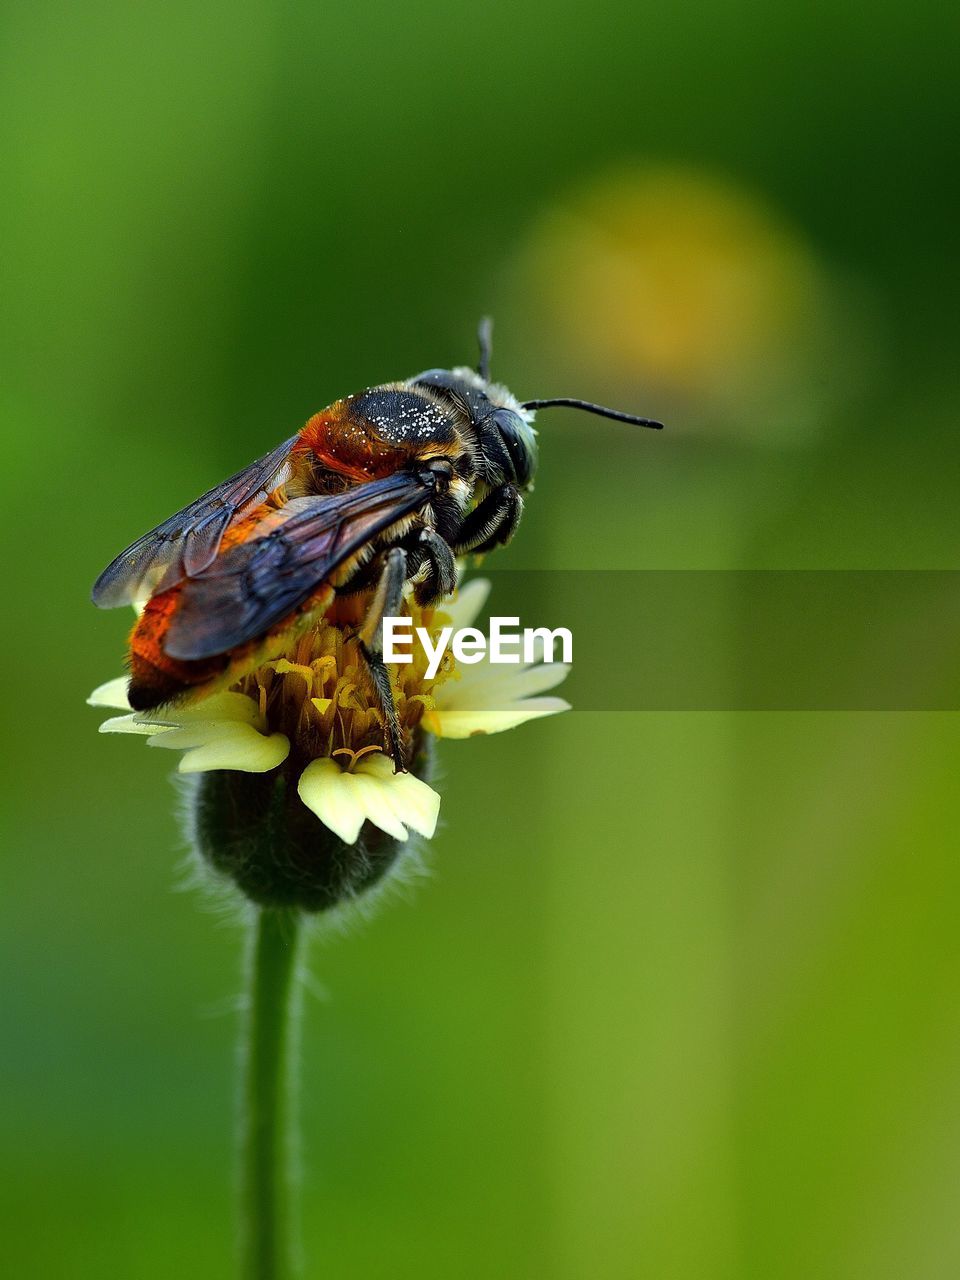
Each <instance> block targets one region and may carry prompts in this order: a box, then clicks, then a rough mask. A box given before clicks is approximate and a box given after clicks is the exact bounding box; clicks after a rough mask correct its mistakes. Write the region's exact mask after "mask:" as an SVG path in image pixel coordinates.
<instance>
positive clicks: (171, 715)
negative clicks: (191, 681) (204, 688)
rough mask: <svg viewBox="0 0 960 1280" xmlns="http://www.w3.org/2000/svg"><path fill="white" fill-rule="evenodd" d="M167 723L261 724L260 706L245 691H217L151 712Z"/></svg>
mask: <svg viewBox="0 0 960 1280" xmlns="http://www.w3.org/2000/svg"><path fill="white" fill-rule="evenodd" d="M151 714H152V715H154V716H156V718H157V719H158V720H161V719H162V720H163V721H164V722H165V723H167V724H178V725H179V724H195V723H197V722H208V723H216V722H218V721H220V722H222V721H225V720H226V721H236V722H238V723H241V724H253V725H259V724H260V723H261V721H260V708H259V707H258V706H257V704H256V702H254V700H253V698H248V697H247V695H246V694H245V693H215V694H213V695H212V696H211V697H209V698H202V699H201V700H200V701H199V702H188V703H185V704H178V705H176V706H173V707H169V708H164V709H162V710H160V711H155V712H151Z"/></svg>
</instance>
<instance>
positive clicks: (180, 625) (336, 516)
mask: <svg viewBox="0 0 960 1280" xmlns="http://www.w3.org/2000/svg"><path fill="white" fill-rule="evenodd" d="M490 336H491V326H490V322H489V321H483V322H481V326H480V332H479V340H480V362H479V365H478V367H477V368H476V369H471V368H467V367H457V368H453V369H428V370H426V371H425V372H423V373H419V374H416V375H415V376H414V377H412V378H408V379H406V380H403V381H398V382H387V383H384V384H383V385H381V386H376V387H370V388H368V389H367V390H365V391H361V392H358V393H356V394H353V395H348V396H346V397H344V398H343V399H341V400H337V401H335V402H334V403H333V404H331V405H329V406H328V407H327V408H326V409H321V410H320V411H319V412H318V413H315V414H314V415H313V416H312V417H311V418H309V419H308V420H307V422H306V423H305V425H304V426H303V427H302V428H301V430H300V431H299V432H297V434H296V435H294V436H291V437H290V438H289V439H287V440H285V441H283V443H282V444H280V445H278V446H277V447H276V448H275V449H273V450H271V452H270V453H268V454H266V455H265V456H264V457H262V458H260V459H258V461H256V462H253V463H251V464H250V466H248V467H245V468H244V469H243V470H242V471H238V472H237V473H236V474H235V475H233V476H231V477H230V478H229V479H227V480H225V481H223V482H222V483H221V484H218V485H216V486H215V487H214V488H212V489H210V490H209V491H208V492H207V493H204V494H202V495H201V496H200V497H199V498H197V499H196V500H195V501H193V502H191V503H190V504H189V505H187V506H186V507H184V508H183V509H182V510H181V511H179V512H177V513H176V514H175V515H173V516H170V517H169V518H168V519H167V520H164V521H163V522H162V523H161V524H159V525H157V526H156V528H154V529H151V530H150V531H149V532H148V533H145V534H144V535H143V536H142V537H140V538H138V539H137V540H136V541H135V542H133V543H132V544H131V545H130V546H129V547H127V548H126V550H125V551H122V552H121V553H120V555H118V556H117V557H116V559H114V560H113V561H112V562H111V563H110V564H109V565H108V566H107V568H106V569H104V571H103V573H101V575H100V577H99V578H98V579H97V581H96V583H95V584H94V587H93V601H94V603H95V604H97V605H98V606H100V607H102V608H112V607H116V606H119V605H123V604H131V603H135V602H138V601H146V603H145V606H144V608H143V611H142V613H141V614H140V617H139V620H138V622H137V624H136V625H135V627H134V629H133V632H132V634H131V637H130V653H129V669H130V684H129V700H130V704H131V706H133V707H134V708H135V709H136V710H143V711H146V710H154V709H156V708H158V707H161V706H164V705H165V704H168V703H173V702H180V701H185V700H191V699H199V698H203V697H206V696H207V695H208V694H210V693H212V692H214V691H216V690H217V689H222V688H229V687H230V686H231V685H233V684H234V683H236V682H237V681H238V680H239V679H241V678H242V677H243V676H244V675H246V674H248V673H249V672H250V671H252V670H254V669H255V668H256V667H257V666H259V665H261V664H262V663H263V662H266V661H269V660H270V659H271V658H274V657H277V656H279V655H280V654H282V653H283V652H284V651H286V650H288V649H289V646H290V645H291V643H292V642H293V641H294V640H295V639H296V636H297V634H298V633H299V632H301V631H303V630H304V629H306V628H309V627H310V625H311V623H312V621H313V620H314V619H316V617H317V616H318V615H319V614H321V613H326V614H328V615H329V614H330V611H335V610H336V608H337V600H338V598H339V597H343V596H356V595H357V593H359V592H364V591H366V592H369V594H370V605H369V608H368V610H367V613H366V616H365V620H364V622H363V624H362V626H361V630H360V640H361V648H362V652H363V655H364V658H365V660H366V663H367V666H368V669H369V674H370V679H371V682H372V685H373V688H374V690H375V693H376V696H377V700H378V703H379V705H380V708H381V710H382V712H383V718H384V724H385V726H386V727H385V749H386V750H388V751H389V753H390V754H391V756H392V757H393V760H394V762H395V765H396V767H397V768H399V769H402V768H403V767H404V763H405V762H404V744H403V742H402V741H401V735H400V732H399V729H398V727H397V717H396V711H395V708H394V706H393V695H392V691H391V685H390V677H389V673H388V671H387V668H386V666H385V664H384V661H383V655H382V622H383V618H384V617H388V616H392V615H394V614H397V613H399V611H400V608H401V604H402V600H403V596H404V592H405V591H407V590H412V591H413V593H414V595H415V597H416V600H417V601H418V603H420V604H421V605H430V604H433V603H436V602H437V601H440V600H442V599H444V598H445V597H446V596H449V595H451V594H452V592H453V591H454V590H455V589H456V585H457V559H458V557H460V556H464V555H467V554H478V555H482V554H485V553H487V552H489V551H492V550H494V549H495V548H496V547H499V546H503V545H504V544H506V543H507V542H509V541H510V539H511V538H512V537H513V535H514V533H515V531H516V529H517V526H518V524H519V522H520V517H521V515H522V512H523V503H524V497H525V495H527V494H528V493H529V492H530V490H531V488H532V485H533V479H534V476H535V474H536V468H537V433H536V430H535V428H534V425H533V422H534V416H535V414H536V412H537V410H538V409H544V408H549V407H553V406H566V407H569V408H575V409H581V410H585V411H586V412H589V413H594V414H599V415H601V416H603V417H609V418H614V419H617V420H619V421H623V422H630V423H633V424H635V425H638V426H644V427H653V428H660V426H661V425H662V424H661V423H659V422H656V421H654V420H652V419H648V418H639V417H636V416H634V415H632V414H628V413H621V412H620V411H618V410H613V409H606V408H604V407H603V406H601V405H595V404H592V403H589V402H587V401H582V400H571V399H566V398H562V399H549V400H527V401H520V400H518V399H517V398H516V397H515V396H514V395H513V394H512V392H510V391H509V390H508V389H507V388H506V387H504V386H502V385H500V384H499V383H494V382H492V381H491V380H490V376H489V365H490V346H491V343H490Z"/></svg>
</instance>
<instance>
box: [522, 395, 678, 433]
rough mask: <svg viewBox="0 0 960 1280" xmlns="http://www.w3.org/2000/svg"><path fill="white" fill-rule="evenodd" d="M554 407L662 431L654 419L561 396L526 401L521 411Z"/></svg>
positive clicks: (661, 426) (661, 427) (661, 424)
mask: <svg viewBox="0 0 960 1280" xmlns="http://www.w3.org/2000/svg"><path fill="white" fill-rule="evenodd" d="M553 405H562V406H563V407H564V408H567V409H583V410H584V412H585V413H595V414H597V415H598V416H599V417H601V418H613V419H614V420H615V421H616V422H632V423H633V425H634V426H635V427H652V428H653V430H654V431H662V430H663V423H662V422H657V421H656V420H655V419H653V418H638V417H637V416H636V415H635V414H633V413H621V412H620V410H619V409H605V408H604V406H603V405H602V404H591V403H590V401H589V400H571V399H570V398H569V397H567V396H560V397H558V398H557V399H554V400H526V401H525V402H524V403H523V404H522V405H521V406H520V408H521V409H549V408H551V407H552V406H553Z"/></svg>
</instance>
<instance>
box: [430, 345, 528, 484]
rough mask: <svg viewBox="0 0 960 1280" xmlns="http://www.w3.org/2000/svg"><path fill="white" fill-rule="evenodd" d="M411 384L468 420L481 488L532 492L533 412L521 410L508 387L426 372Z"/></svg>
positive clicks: (454, 373) (467, 373)
mask: <svg viewBox="0 0 960 1280" xmlns="http://www.w3.org/2000/svg"><path fill="white" fill-rule="evenodd" d="M410 382H411V384H412V385H414V386H418V387H427V388H428V389H429V390H430V391H432V392H433V393H434V395H436V396H438V397H439V398H440V399H441V400H443V401H446V402H447V403H449V404H450V405H451V407H452V408H454V409H455V410H456V411H457V412H458V413H459V414H460V415H461V416H462V417H463V418H465V419H466V420H467V422H468V423H469V426H470V428H471V430H472V434H473V436H474V445H475V450H476V457H475V461H476V468H477V475H478V477H479V479H480V480H482V481H483V482H484V484H487V485H489V486H490V487H491V488H496V487H497V486H498V485H501V484H515V485H518V486H519V487H520V488H521V489H527V488H529V487H530V484H531V482H532V481H533V476H534V472H535V471H536V469H537V437H536V432H535V431H534V429H533V412H532V410H530V409H524V408H523V406H522V405H521V404H520V403H519V402H518V401H517V400H516V398H515V397H514V396H512V395H511V394H510V392H509V391H508V390H507V389H506V387H501V386H497V384H496V383H492V382H490V381H489V380H488V379H486V378H484V377H483V376H482V375H481V374H479V373H475V372H474V370H473V369H467V368H458V369H428V370H427V372H426V373H420V374H418V375H417V376H416V377H415V378H411V380H410Z"/></svg>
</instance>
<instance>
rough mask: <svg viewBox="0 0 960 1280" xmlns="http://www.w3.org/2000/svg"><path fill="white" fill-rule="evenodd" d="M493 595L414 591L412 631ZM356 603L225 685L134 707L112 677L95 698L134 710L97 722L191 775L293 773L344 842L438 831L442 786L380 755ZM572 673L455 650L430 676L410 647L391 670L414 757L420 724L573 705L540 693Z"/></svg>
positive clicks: (451, 732)
mask: <svg viewBox="0 0 960 1280" xmlns="http://www.w3.org/2000/svg"><path fill="white" fill-rule="evenodd" d="M489 592H490V584H489V582H487V581H485V580H482V579H477V580H475V581H473V582H470V583H469V584H468V585H467V586H465V587H464V588H462V590H460V591H459V593H458V594H457V596H455V597H454V598H453V599H452V600H451V601H448V602H445V603H444V604H442V605H441V606H439V607H435V608H421V607H420V606H419V605H417V604H416V602H415V600H414V599H413V598H412V597H410V598H409V599H408V600H407V601H406V604H405V608H406V609H407V611H408V612H409V614H410V617H411V620H412V623H413V626H414V628H416V627H424V628H425V629H426V630H427V631H428V632H430V634H431V636H433V637H435V636H436V635H437V634H438V633H439V631H440V629H441V627H445V626H453V627H454V628H455V629H459V628H461V627H465V626H469V625H470V624H471V623H472V622H473V621H474V620H475V619H476V617H477V615H478V614H479V613H480V610H481V609H482V608H483V605H484V603H485V602H486V599H487V596H488V595H489ZM360 603H361V604H362V601H361V602H360ZM358 607H359V604H358V603H357V602H354V603H351V602H350V600H349V599H347V600H346V601H342V602H338V603H337V604H336V605H335V606H334V607H333V609H332V610H329V611H328V612H327V614H325V615H324V616H323V617H322V618H320V619H319V620H318V622H317V623H316V625H315V627H314V628H313V629H311V630H310V631H309V632H307V633H306V634H304V635H302V636H300V637H299V638H298V639H297V640H296V641H295V642H294V643H293V645H292V648H291V651H290V652H289V653H288V654H287V655H286V656H284V657H280V658H275V659H273V660H272V661H269V662H266V663H264V664H263V666H261V667H259V668H258V669H257V670H256V671H254V672H252V673H251V674H250V675H248V676H245V677H244V678H243V679H242V680H240V681H239V682H238V684H237V685H235V686H234V687H233V688H232V689H230V690H229V691H227V692H219V693H214V694H211V695H209V696H207V697H205V698H203V699H202V700H199V701H196V702H192V703H188V704H186V705H178V706H168V707H162V708H160V709H158V710H157V711H153V712H134V711H131V710H130V705H129V702H128V700H127V693H126V680H125V679H124V678H122V677H121V678H119V679H115V680H110V681H108V682H107V683H106V684H104V685H101V686H100V687H99V688H98V689H95V690H94V692H93V693H92V694H91V695H90V697H89V698H88V702H89V703H90V704H91V705H92V706H97V707H107V708H111V709H114V710H118V711H124V712H125V713H126V714H123V715H117V716H113V717H111V718H110V719H108V720H105V721H104V722H103V724H101V726H100V731H101V733H133V734H142V735H144V736H146V738H147V745H148V746H151V747H161V748H166V749H172V750H179V751H182V752H183V755H182V756H181V758H180V761H179V766H178V768H179V772H180V773H183V774H205V773H210V772H219V771H228V772H239V773H246V774H270V773H273V772H275V771H276V772H277V773H278V774H280V773H282V774H283V775H284V776H285V778H286V779H287V780H288V781H290V782H291V783H295V789H296V793H297V795H298V796H299V800H300V801H301V802H302V804H303V805H305V806H306V808H307V809H308V810H310V811H311V812H312V813H313V814H314V815H315V816H316V817H317V818H318V819H319V820H320V821H321V822H322V823H323V824H324V825H325V826H326V827H327V828H328V829H329V830H330V831H332V832H333V833H334V834H335V835H336V836H337V837H338V838H339V839H340V840H342V841H343V843H344V844H345V845H355V844H356V843H357V841H358V839H359V838H360V835H361V831H362V830H363V828H364V824H365V823H370V824H372V826H373V827H375V828H377V829H378V830H379V831H380V832H383V833H384V834H385V835H387V836H389V837H391V838H392V839H393V840H397V841H401V842H402V841H406V840H407V839H408V837H409V834H410V832H411V831H415V832H418V833H419V834H420V835H422V836H426V837H428V838H429V837H430V836H432V835H433V833H434V831H435V829H436V824H437V817H438V814H439V809H440V797H439V795H438V794H437V792H436V791H434V790H433V788H432V787H430V786H429V785H428V784H427V783H426V782H425V781H424V780H423V779H422V778H420V777H418V776H416V771H414V772H409V773H396V772H395V771H394V763H393V761H392V760H391V759H390V758H389V757H388V756H387V755H385V754H384V751H383V742H384V725H383V717H382V713H381V711H380V709H379V707H378V706H377V704H376V700H375V697H374V695H373V690H372V687H371V686H370V683H369V678H368V676H367V672H366V664H365V662H364V660H363V657H362V655H361V653H360V649H359V641H358V639H357V635H356V624H357V622H358V621H359V618H358V617H357V616H354V615H355V614H356V610H357V609H358ZM351 611H353V612H351ZM568 670H569V667H568V666H567V665H565V664H564V663H552V662H551V663H545V662H542V661H538V662H534V663H532V664H529V665H526V666H521V665H516V666H495V665H493V664H492V663H490V662H489V660H488V659H487V658H486V657H484V660H483V661H482V662H479V663H474V664H471V665H466V664H462V665H460V666H459V667H458V666H457V664H456V663H455V661H454V658H453V655H452V653H451V652H450V651H449V650H448V651H447V652H446V653H445V655H444V658H443V661H442V662H441V664H440V668H439V670H438V671H437V673H436V675H435V676H434V677H433V678H432V679H431V678H429V677H428V675H427V656H426V654H425V652H424V650H423V649H422V647H421V646H420V645H419V644H414V645H413V652H412V661H411V662H410V663H406V664H400V665H397V666H395V667H394V668H392V679H393V690H394V701H395V704H396V708H397V717H398V720H399V723H400V725H401V728H402V730H403V732H404V733H405V735H406V736H407V737H408V739H409V740H410V741H411V742H412V746H413V751H412V757H413V758H414V759H416V758H417V757H418V756H419V755H420V754H421V753H422V748H423V745H424V743H423V738H424V733H427V734H432V735H433V736H435V737H440V738H466V737H472V736H474V735H480V734H488V733H499V732H501V731H503V730H505V729H511V728H514V727H515V726H516V725H519V724H522V723H523V722H524V721H526V720H533V719H536V718H539V717H541V716H547V715H554V714H556V713H557V712H560V711H566V710H567V709H568V707H569V704H568V703H566V702H565V701H563V699H561V698H557V697H543V696H540V695H542V694H544V693H545V692H546V691H547V690H549V689H552V688H554V687H555V686H556V685H558V684H559V683H560V682H561V681H562V680H563V679H564V678H565V677H566V675H567V672H568Z"/></svg>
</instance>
